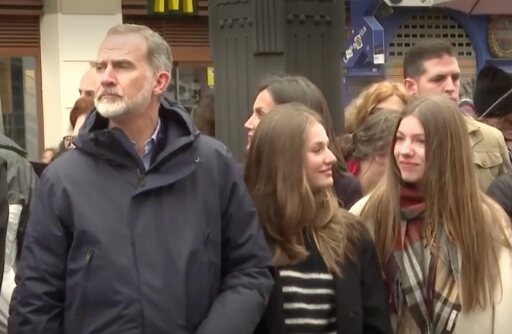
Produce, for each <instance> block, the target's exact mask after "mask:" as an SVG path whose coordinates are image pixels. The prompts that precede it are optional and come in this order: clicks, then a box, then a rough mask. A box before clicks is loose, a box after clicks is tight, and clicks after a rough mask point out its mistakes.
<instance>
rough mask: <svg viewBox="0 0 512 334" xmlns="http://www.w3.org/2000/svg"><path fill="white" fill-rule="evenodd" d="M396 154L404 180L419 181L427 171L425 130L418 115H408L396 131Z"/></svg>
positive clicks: (409, 181)
mask: <svg viewBox="0 0 512 334" xmlns="http://www.w3.org/2000/svg"><path fill="white" fill-rule="evenodd" d="M394 156H395V161H396V165H397V166H398V169H399V170H400V175H401V176H402V180H403V181H404V182H408V183H413V184H415V183H419V182H421V181H422V179H423V175H424V173H425V131H424V129H423V126H422V125H421V123H420V121H419V120H418V119H417V118H416V116H412V115H410V116H406V117H405V118H404V119H402V121H401V122H400V125H399V126H398V130H397V132H396V138H395V147H394Z"/></svg>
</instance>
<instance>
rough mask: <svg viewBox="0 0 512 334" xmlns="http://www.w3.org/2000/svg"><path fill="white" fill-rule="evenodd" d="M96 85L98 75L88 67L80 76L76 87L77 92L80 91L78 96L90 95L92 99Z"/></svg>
mask: <svg viewBox="0 0 512 334" xmlns="http://www.w3.org/2000/svg"><path fill="white" fill-rule="evenodd" d="M98 86H99V84H98V76H97V75H96V71H95V70H94V69H90V70H88V71H87V72H86V73H85V74H84V75H83V76H82V80H80V86H79V87H78V93H80V97H90V98H91V99H94V96H95V95H96V90H97V89H98Z"/></svg>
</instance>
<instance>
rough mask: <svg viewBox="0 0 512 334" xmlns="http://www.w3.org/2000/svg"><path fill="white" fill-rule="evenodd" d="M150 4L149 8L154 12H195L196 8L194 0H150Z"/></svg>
mask: <svg viewBox="0 0 512 334" xmlns="http://www.w3.org/2000/svg"><path fill="white" fill-rule="evenodd" d="M149 5H150V6H148V8H149V9H150V10H151V9H152V10H153V11H152V13H154V14H166V13H184V14H193V13H194V12H195V9H196V6H195V1H194V0H149Z"/></svg>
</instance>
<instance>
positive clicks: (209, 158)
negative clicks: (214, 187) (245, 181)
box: [196, 134, 242, 174]
mask: <svg viewBox="0 0 512 334" xmlns="http://www.w3.org/2000/svg"><path fill="white" fill-rule="evenodd" d="M196 145H197V150H198V153H199V158H200V160H201V161H202V163H203V164H205V165H206V166H207V167H208V168H214V167H218V168H219V172H224V171H225V170H226V169H228V170H231V171H234V172H236V173H237V174H239V173H241V170H242V169H241V167H240V164H239V163H238V162H237V161H236V160H235V159H234V158H233V155H232V153H231V151H230V150H229V149H228V148H227V147H226V145H224V144H223V143H221V142H220V141H218V140H217V139H215V138H212V137H210V136H207V135H203V134H199V135H198V136H197V137H196ZM211 172H213V170H211ZM223 174H227V173H223Z"/></svg>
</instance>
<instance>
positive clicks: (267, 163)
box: [244, 103, 361, 276]
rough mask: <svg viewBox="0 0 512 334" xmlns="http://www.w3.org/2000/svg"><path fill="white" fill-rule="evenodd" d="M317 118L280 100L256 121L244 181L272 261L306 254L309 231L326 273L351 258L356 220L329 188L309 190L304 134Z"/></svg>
mask: <svg viewBox="0 0 512 334" xmlns="http://www.w3.org/2000/svg"><path fill="white" fill-rule="evenodd" d="M317 122H318V123H320V124H322V123H321V118H320V116H319V115H318V114H317V113H316V112H314V111H313V110H311V109H309V108H307V107H306V106H304V105H303V104H300V103H287V104H281V105H278V106H276V107H274V108H273V109H272V111H271V112H269V113H268V114H266V115H265V116H264V117H263V119H262V120H261V122H260V124H259V125H258V127H257V129H256V131H255V133H254V137H253V139H252V143H251V147H250V149H249V152H248V155H247V161H246V164H245V173H244V175H245V182H246V184H247V188H248V189H249V192H250V194H251V196H252V198H253V200H254V203H255V205H256V208H257V210H258V215H259V217H260V221H261V223H262V225H263V230H264V232H265V236H266V239H267V242H268V244H269V246H270V248H271V249H272V251H273V255H274V257H273V260H274V264H275V265H277V266H282V265H286V264H292V263H297V262H299V261H301V260H303V259H305V258H306V257H307V255H308V252H307V250H306V249H305V246H304V240H303V232H304V231H307V232H310V233H311V235H312V236H313V239H314V241H315V244H316V246H317V248H318V250H319V253H320V255H321V256H322V259H323V260H324V262H325V264H326V266H327V268H328V269H329V271H331V272H333V273H336V274H338V275H340V276H341V272H340V270H339V265H340V263H342V262H343V260H344V259H345V257H346V256H348V257H349V258H351V259H355V252H356V250H355V247H356V245H357V242H358V235H359V232H360V229H361V223H359V222H358V221H357V218H355V217H354V216H352V215H351V214H349V213H348V212H347V211H346V210H344V209H340V208H339V207H338V202H337V199H336V197H335V195H334V193H333V192H332V190H331V189H330V188H326V189H321V190H318V191H314V192H313V191H312V189H311V188H310V186H309V184H308V182H307V180H306V176H305V172H304V155H305V145H306V140H305V135H306V133H307V131H308V129H309V128H310V127H311V126H312V125H313V124H316V123H317Z"/></svg>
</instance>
